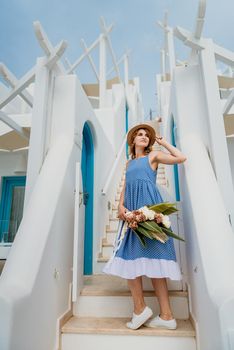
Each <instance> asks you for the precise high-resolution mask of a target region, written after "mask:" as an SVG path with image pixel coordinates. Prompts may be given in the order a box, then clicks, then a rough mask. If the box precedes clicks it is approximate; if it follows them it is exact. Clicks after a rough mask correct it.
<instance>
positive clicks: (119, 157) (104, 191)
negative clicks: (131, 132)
mask: <svg viewBox="0 0 234 350" xmlns="http://www.w3.org/2000/svg"><path fill="white" fill-rule="evenodd" d="M126 140H127V135H125V137H124V140H123V143H122V145H121V147H120V150H119V152H118V154H117V157H116V159H115V161H114V164H113V166H112V167H111V171H110V173H109V176H108V178H107V180H106V183H105V186H104V187H103V189H102V194H103V195H106V193H107V191H108V188H109V186H110V183H111V180H112V178H113V175H114V174H115V171H116V168H117V166H118V164H119V160H120V159H121V156H122V153H123V150H124V148H125V146H126Z"/></svg>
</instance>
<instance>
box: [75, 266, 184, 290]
mask: <svg viewBox="0 0 234 350" xmlns="http://www.w3.org/2000/svg"><path fill="white" fill-rule="evenodd" d="M103 267H104V265H103ZM142 283H143V290H144V291H153V290H154V289H153V286H152V283H151V279H150V278H148V277H146V276H143V277H142ZM167 286H168V290H170V291H182V290H183V286H182V282H181V281H172V280H170V279H167ZM103 290H104V291H105V293H108V292H110V293H112V292H114V293H116V291H117V293H119V295H121V292H126V291H128V292H129V287H128V282H127V280H126V279H124V278H121V277H119V276H112V275H106V274H104V273H97V274H95V275H86V276H84V286H83V289H82V292H83V291H84V292H85V293H88V292H90V293H92V294H96V295H98V293H99V292H100V293H102V292H103ZM82 292H81V294H82Z"/></svg>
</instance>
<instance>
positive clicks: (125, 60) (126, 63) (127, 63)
mask: <svg viewBox="0 0 234 350" xmlns="http://www.w3.org/2000/svg"><path fill="white" fill-rule="evenodd" d="M128 72H129V57H128V55H127V54H125V55H124V82H125V87H127V86H128V84H129V74H128Z"/></svg>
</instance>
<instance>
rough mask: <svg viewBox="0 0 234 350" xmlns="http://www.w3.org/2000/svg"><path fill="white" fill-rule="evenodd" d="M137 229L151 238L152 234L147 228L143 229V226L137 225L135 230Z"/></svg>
mask: <svg viewBox="0 0 234 350" xmlns="http://www.w3.org/2000/svg"><path fill="white" fill-rule="evenodd" d="M137 231H139V232H140V233H141V234H143V235H144V236H146V237H148V238H150V239H153V237H152V235H151V234H150V233H149V231H148V230H145V229H144V228H143V227H140V226H139V225H138V227H137V229H136V232H137Z"/></svg>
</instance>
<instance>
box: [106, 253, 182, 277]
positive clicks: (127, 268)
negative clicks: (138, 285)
mask: <svg viewBox="0 0 234 350" xmlns="http://www.w3.org/2000/svg"><path fill="white" fill-rule="evenodd" d="M102 271H103V272H104V273H106V274H108V275H114V276H119V277H122V278H125V279H135V278H137V277H139V276H147V277H149V278H170V279H171V280H173V281H180V280H181V279H182V275H181V272H180V268H179V265H178V263H177V262H176V261H174V260H166V259H148V258H138V259H135V260H124V259H122V258H119V257H114V258H112V259H110V260H109V261H108V262H107V264H106V265H105V266H104V268H103V270H102Z"/></svg>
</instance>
